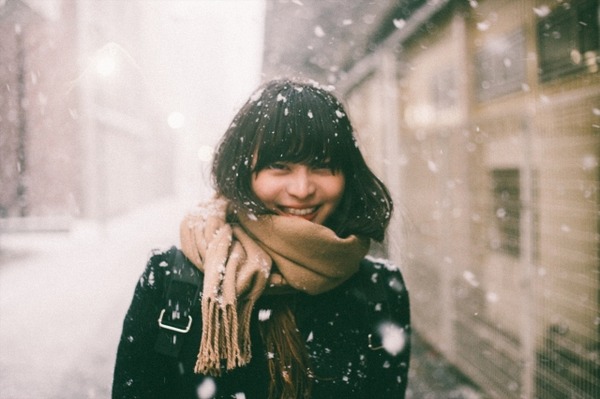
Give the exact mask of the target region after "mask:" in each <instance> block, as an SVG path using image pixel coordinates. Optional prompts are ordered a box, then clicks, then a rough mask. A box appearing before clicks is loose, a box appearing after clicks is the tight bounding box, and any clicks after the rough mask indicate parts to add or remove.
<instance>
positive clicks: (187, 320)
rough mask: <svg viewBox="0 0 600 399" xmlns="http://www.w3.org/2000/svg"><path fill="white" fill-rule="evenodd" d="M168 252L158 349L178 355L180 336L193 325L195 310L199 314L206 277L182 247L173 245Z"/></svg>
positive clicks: (180, 342)
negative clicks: (184, 253)
mask: <svg viewBox="0 0 600 399" xmlns="http://www.w3.org/2000/svg"><path fill="white" fill-rule="evenodd" d="M169 252H170V256H169V257H168V259H169V260H168V262H167V263H168V268H169V269H168V271H170V273H168V274H167V273H166V275H165V280H166V282H165V295H164V299H165V301H164V308H163V309H162V310H161V312H160V315H159V317H158V326H159V331H158V337H157V340H156V344H155V349H156V351H158V352H159V353H162V354H165V355H168V356H173V357H177V356H178V354H179V351H180V350H181V345H182V343H183V339H180V338H181V336H182V335H183V334H186V333H188V332H189V331H190V329H191V327H192V323H193V317H192V313H194V312H197V313H196V314H198V315H199V314H200V308H199V307H198V306H195V305H197V304H198V303H199V295H200V289H201V287H202V280H203V279H202V276H201V274H200V273H199V271H198V270H197V269H196V268H195V266H193V265H190V264H189V261H188V260H187V259H185V257H184V256H183V254H182V253H181V251H179V250H178V249H177V248H175V247H173V248H171V250H170V251H169ZM194 317H195V316H194Z"/></svg>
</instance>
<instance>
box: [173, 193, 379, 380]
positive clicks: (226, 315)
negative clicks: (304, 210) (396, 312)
mask: <svg viewBox="0 0 600 399" xmlns="http://www.w3.org/2000/svg"><path fill="white" fill-rule="evenodd" d="M227 209H228V202H227V201H226V200H223V199H214V200H212V201H209V202H207V203H203V204H200V205H199V206H198V207H196V208H195V209H194V210H192V211H191V212H190V213H189V214H188V215H187V216H186V217H185V218H184V220H183V222H182V223H181V231H180V232H181V249H182V251H183V253H184V254H185V255H186V256H187V257H188V258H189V259H190V261H192V263H194V265H196V267H198V269H200V270H201V271H202V272H203V273H204V287H203V288H204V289H203V294H202V302H201V304H202V338H201V342H200V351H199V353H198V360H197V362H196V367H195V370H194V371H195V372H196V373H201V374H208V375H219V374H220V372H221V361H222V360H223V361H224V367H226V369H227V370H231V369H233V368H235V367H239V366H243V365H245V364H247V363H248V362H249V361H250V357H251V351H250V345H251V342H250V315H251V313H252V308H253V306H254V304H255V302H256V300H257V299H258V298H259V297H260V295H261V294H263V293H278V292H281V291H286V290H287V291H291V290H292V289H294V290H298V291H302V292H306V293H308V294H312V295H315V294H320V293H323V292H325V291H328V290H331V289H332V288H335V287H337V286H338V285H340V284H341V283H343V282H344V281H345V280H346V279H348V278H349V277H350V276H352V275H353V274H354V273H355V272H356V271H357V270H358V267H359V262H360V260H361V259H362V258H363V257H364V256H365V255H366V253H367V251H368V250H369V239H368V238H364V237H357V236H354V235H351V236H349V237H347V238H340V237H338V236H337V235H336V234H335V233H334V232H333V231H332V230H330V229H328V228H327V227H324V226H321V225H318V224H315V223H312V222H309V221H307V220H304V219H301V218H298V217H290V216H278V215H265V216H259V217H256V216H253V215H245V214H241V213H240V214H238V219H239V224H233V223H227V222H226V221H225V219H226V216H227ZM273 266H274V267H273Z"/></svg>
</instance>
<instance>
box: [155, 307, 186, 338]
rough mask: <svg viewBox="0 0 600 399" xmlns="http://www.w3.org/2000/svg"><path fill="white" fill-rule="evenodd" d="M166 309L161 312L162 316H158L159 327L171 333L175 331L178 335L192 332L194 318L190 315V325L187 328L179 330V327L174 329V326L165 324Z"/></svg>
mask: <svg viewBox="0 0 600 399" xmlns="http://www.w3.org/2000/svg"><path fill="white" fill-rule="evenodd" d="M165 311H166V309H163V310H161V312H160V316H158V325H159V327H161V328H164V329H166V330H171V331H175V332H178V333H183V334H185V333H187V332H188V331H190V328H191V327H192V316H189V315H188V324H187V326H185V328H179V327H174V326H170V325H168V324H165V323H163V320H162V318H163V316H164V314H165Z"/></svg>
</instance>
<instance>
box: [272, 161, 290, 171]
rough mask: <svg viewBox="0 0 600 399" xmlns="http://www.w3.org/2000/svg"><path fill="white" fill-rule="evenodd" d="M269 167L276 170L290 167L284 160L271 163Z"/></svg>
mask: <svg viewBox="0 0 600 399" xmlns="http://www.w3.org/2000/svg"><path fill="white" fill-rule="evenodd" d="M268 168H269V169H274V170H286V169H287V168H288V165H287V164H286V163H284V162H275V163H272V164H270V165H269V166H268Z"/></svg>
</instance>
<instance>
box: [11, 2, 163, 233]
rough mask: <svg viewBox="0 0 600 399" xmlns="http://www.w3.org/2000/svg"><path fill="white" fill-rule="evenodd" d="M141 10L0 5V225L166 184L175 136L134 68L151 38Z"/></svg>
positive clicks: (127, 204)
mask: <svg viewBox="0 0 600 399" xmlns="http://www.w3.org/2000/svg"><path fill="white" fill-rule="evenodd" d="M141 11H142V7H141V6H140V3H139V2H137V1H132V2H127V4H121V3H119V2H95V1H75V0H44V1H33V0H27V1H21V0H7V1H6V2H5V3H2V4H1V5H0V57H2V60H1V61H2V62H0V165H1V172H0V185H1V190H0V217H3V218H4V220H2V221H0V228H23V227H26V228H56V227H60V228H68V226H69V221H70V220H71V219H72V218H77V217H83V218H91V219H96V220H105V219H107V218H110V217H112V216H114V215H117V214H119V213H123V212H126V211H128V210H130V209H132V208H133V207H135V206H138V205H140V204H143V203H145V202H148V201H152V200H154V199H156V198H157V197H160V196H162V195H166V194H169V193H172V192H173V175H172V173H173V172H172V170H173V142H172V139H171V137H170V136H169V135H168V133H167V129H166V124H165V123H164V122H162V116H161V114H160V113H159V112H157V104H156V103H155V101H156V98H155V97H153V96H151V95H149V94H148V91H149V82H148V81H146V80H145V76H144V73H143V71H142V70H141V68H140V66H139V61H140V59H141V53H142V49H144V48H145V46H151V45H152V43H147V42H145V41H144V38H143V37H142V36H141V34H140V32H142V29H141V27H140V24H142V23H144V22H146V21H145V20H144V19H143V18H141V15H142V12H141ZM101 62H105V63H106V62H109V63H110V62H113V63H114V65H113V66H114V68H112V69H111V68H108V69H107V64H104V69H102V68H100V69H99V63H101ZM33 220H36V222H35V223H33V222H32V221H33ZM37 221H39V223H38V222H37ZM56 221H59V224H58V225H57V224H56V223H55V222H56ZM27 226H29V227H27Z"/></svg>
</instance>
